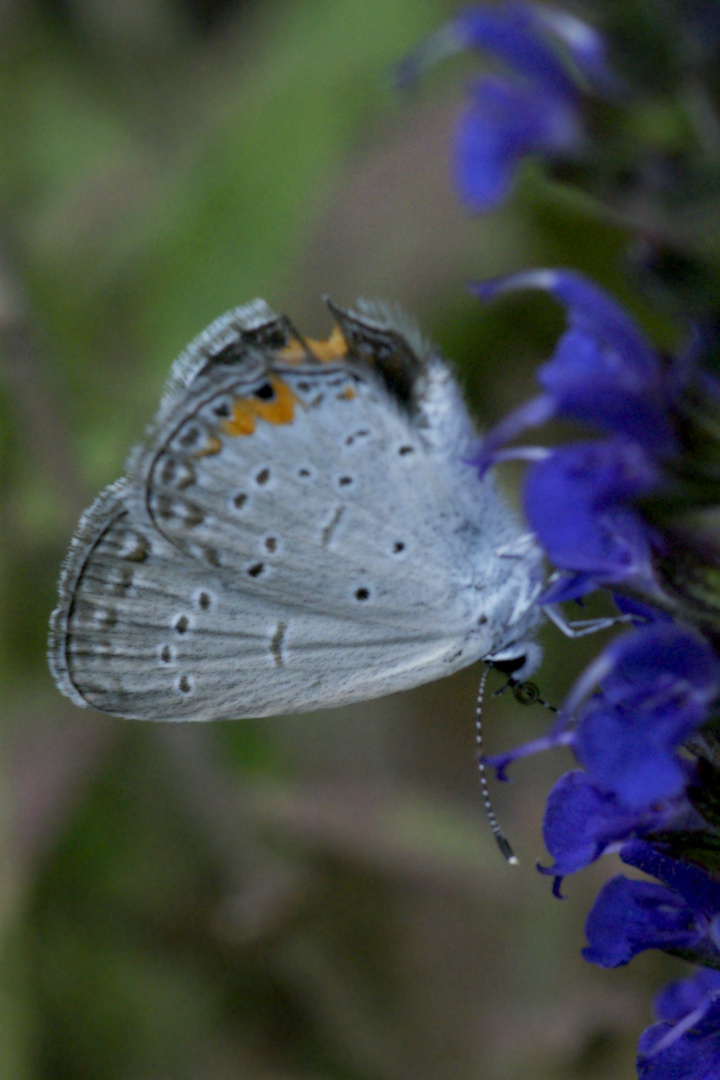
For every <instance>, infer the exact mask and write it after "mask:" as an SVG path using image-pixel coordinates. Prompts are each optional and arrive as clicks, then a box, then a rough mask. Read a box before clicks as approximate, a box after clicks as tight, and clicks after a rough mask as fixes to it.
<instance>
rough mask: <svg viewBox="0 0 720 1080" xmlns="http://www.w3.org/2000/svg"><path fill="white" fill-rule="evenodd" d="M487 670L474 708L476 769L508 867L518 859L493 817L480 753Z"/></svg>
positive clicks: (490, 820) (489, 817)
mask: <svg viewBox="0 0 720 1080" xmlns="http://www.w3.org/2000/svg"><path fill="white" fill-rule="evenodd" d="M489 670H490V669H489V668H487V667H486V668H485V670H484V671H483V673H482V677H481V679H480V687H479V689H478V696H477V705H476V707H475V742H476V744H477V750H478V769H479V772H480V791H481V792H482V801H483V806H484V807H485V813H486V814H487V818H488V821H489V822H490V828H491V829H492V832H493V836H494V837H495V840H496V841H497V846H498V847H499V848H500V851H501V852H502V855H503V858H504V859H506V860H507V862H508V863H509V864H510V866H517V864H518V857H517V855H516V854H515V852H514V851H513V849H512V848H511V846H510V841H509V840H508V838H507V836H506V835H505V833H504V832H503V831H502V829H501V828H500V824H499V822H498V819H497V818H496V817H495V811H494V810H493V805H492V802H491V800H490V790H489V788H488V782H487V771H486V769H485V761H484V760H483V752H482V703H483V696H484V694H485V683H486V682H487V677H488V672H489Z"/></svg>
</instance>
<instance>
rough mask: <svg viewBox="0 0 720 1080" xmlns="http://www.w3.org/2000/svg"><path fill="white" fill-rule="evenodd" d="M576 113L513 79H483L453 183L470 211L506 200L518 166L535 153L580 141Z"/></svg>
mask: <svg viewBox="0 0 720 1080" xmlns="http://www.w3.org/2000/svg"><path fill="white" fill-rule="evenodd" d="M579 135H580V132H579V127H578V119H577V112H576V109H575V107H574V106H573V104H571V103H569V102H568V101H567V100H566V99H565V98H563V97H557V96H555V95H553V94H544V93H542V92H539V91H538V90H537V88H536V87H533V86H529V85H522V84H520V83H516V82H513V81H511V80H509V79H500V78H487V79H479V80H478V81H477V82H475V83H474V84H473V86H472V87H471V90H470V100H469V102H468V104H467V107H466V109H465V112H464V114H463V116H462V117H461V119H460V123H459V125H458V130H457V134H456V140H455V182H456V184H457V187H458V190H459V192H460V197H461V198H462V199H463V200H464V201H465V202H466V203H467V205H468V206H469V207H470V208H471V209H472V210H478V211H481V210H488V209H490V208H491V207H493V206H495V205H496V204H497V203H499V202H501V201H502V200H503V199H504V198H505V197H506V196H507V194H508V192H509V190H510V187H511V185H512V182H513V180H514V178H515V172H516V170H517V165H518V162H519V161H520V159H521V158H522V157H524V156H525V155H527V154H532V153H542V152H546V153H547V152H550V151H562V150H570V149H571V148H572V147H573V146H574V145H575V144H576V143H577V142H578V141H579Z"/></svg>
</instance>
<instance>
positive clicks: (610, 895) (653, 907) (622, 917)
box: [583, 874, 703, 968]
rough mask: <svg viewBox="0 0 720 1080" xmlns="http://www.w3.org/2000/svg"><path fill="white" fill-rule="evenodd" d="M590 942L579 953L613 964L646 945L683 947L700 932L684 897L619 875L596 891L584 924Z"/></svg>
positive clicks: (693, 941)
mask: <svg viewBox="0 0 720 1080" xmlns="http://www.w3.org/2000/svg"><path fill="white" fill-rule="evenodd" d="M585 933H586V935H587V939H588V941H589V943H590V944H589V945H588V946H587V947H586V948H585V949H583V956H584V957H585V959H586V960H588V961H589V962H590V963H592V964H598V965H599V966H600V967H605V968H613V967H619V966H620V965H621V964H627V963H628V962H629V961H630V960H632V958H633V956H636V955H637V954H638V953H639V952H643V950H645V949H686V948H690V946H692V945H695V944H696V943H697V942H698V941H699V940H700V938H701V937H702V935H703V931H702V930H701V929H700V928H699V927H698V926H697V924H696V921H695V917H694V914H693V912H692V910H691V909H690V908H689V907H688V906H687V904H686V903H685V902H684V900H683V899H682V897H680V896H678V895H676V894H674V893H673V892H672V891H671V890H670V889H666V888H665V887H664V886H663V885H656V884H655V883H654V882H651V881H631V880H630V879H629V878H626V877H625V876H624V875H623V874H619V875H618V876H617V877H614V878H611V880H610V881H608V882H607V883H606V884H605V885H604V886H603V888H602V889H601V891H600V894H599V896H598V898H597V899H596V901H595V904H594V906H593V908H592V911H591V912H590V914H589V916H588V919H587V923H586V926H585Z"/></svg>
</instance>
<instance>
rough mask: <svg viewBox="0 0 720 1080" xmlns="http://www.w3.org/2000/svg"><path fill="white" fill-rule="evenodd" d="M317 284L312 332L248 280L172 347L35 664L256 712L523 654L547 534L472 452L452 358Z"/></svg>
mask: <svg viewBox="0 0 720 1080" xmlns="http://www.w3.org/2000/svg"><path fill="white" fill-rule="evenodd" d="M328 306H329V308H330V311H331V312H332V315H333V316H334V318H335V320H336V324H337V325H336V327H335V329H334V330H333V332H332V334H331V335H330V337H329V338H328V339H327V340H326V341H311V340H305V339H304V338H302V337H301V336H300V334H298V333H297V331H296V330H295V329H294V328H293V326H292V324H291V323H290V322H289V320H288V319H287V318H284V317H279V316H277V315H275V314H274V313H273V312H272V311H271V310H270V309H269V308H268V306H267V305H266V304H265V303H264V302H263V301H261V300H256V301H253V302H252V303H250V304H247V305H246V306H244V307H240V308H236V309H235V310H233V311H230V312H228V313H227V314H226V315H223V316H221V317H220V318H219V319H217V320H216V321H215V322H214V323H212V324H211V325H210V326H209V327H208V328H207V329H206V330H205V331H204V332H203V333H202V334H200V336H199V337H198V338H196V339H195V340H194V341H193V342H192V343H191V344H190V345H189V346H188V348H187V349H186V350H185V352H184V353H183V354H182V355H181V356H180V357H179V359H178V360H177V361H176V362H175V364H174V366H173V368H172V371H171V374H170V379H169V382H168V385H167V389H166V391H165V394H164V396H163V398H162V400H161V403H160V408H159V409H158V412H157V415H156V417H155V419H154V420H153V422H152V424H151V425H150V428H149V430H148V433H147V437H146V439H145V441H144V443H143V444H142V445H141V446H139V447H137V448H136V449H135V450H134V451H133V452H132V453H131V454H130V457H129V459H128V462H127V465H126V476H125V477H124V478H123V479H121V480H118V481H117V483H115V484H112V485H111V486H110V487H109V488H107V489H106V490H105V491H104V492H103V493H102V494H101V495H100V496H99V498H98V499H97V500H96V502H95V503H94V504H93V506H91V507H90V509H89V510H88V511H87V512H86V513H85V514H84V515H83V517H82V519H81V521H80V524H79V527H78V530H77V533H76V535H75V537H74V538H73V541H72V544H71V547H70V552H69V554H68V557H67V559H66V562H65V565H64V569H63V573H62V579H61V582H60V601H59V605H58V607H57V608H56V610H55V611H54V612H53V616H52V626H51V635H50V665H51V668H52V672H53V675H54V676H55V680H56V682H57V684H58V686H59V688H60V690H61V691H62V692H63V693H64V694H66V695H67V696H68V697H70V698H71V699H72V700H73V701H74V702H76V703H77V704H78V705H83V706H84V705H90V706H92V707H93V708H96V709H101V710H103V711H105V712H109V713H115V714H117V715H119V716H127V717H136V718H140V719H145V720H215V719H221V718H225V717H252V716H267V715H272V714H277V713H291V712H299V711H305V710H310V709H316V708H319V707H322V706H330V705H341V704H345V703H348V702H353V701H360V700H363V699H367V698H373V697H378V696H381V695H383V694H388V693H391V692H392V691H395V690H403V689H406V688H408V687H412V686H417V685H418V684H421V683H424V682H429V681H431V680H432V679H436V678H439V677H440V676H442V675H449V674H450V673H451V672H453V671H457V670H458V669H459V668H462V667H465V666H466V665H467V664H471V663H473V662H474V661H476V660H485V661H487V662H490V663H504V664H506V665H507V666H508V668H511V669H512V670H513V672H514V675H515V676H516V678H522V677H523V676H525V675H527V674H529V673H530V671H531V670H532V669H533V668H534V667H535V666H536V665H537V664H538V663H539V660H540V649H539V646H538V645H537V644H535V643H534V642H533V641H532V638H533V633H534V630H535V628H536V626H537V624H538V623H539V622H540V621H541V619H542V612H541V610H540V609H539V608H538V607H537V606H536V605H535V604H534V600H535V599H536V597H537V595H538V593H539V592H540V589H541V587H542V581H543V569H542V557H541V554H540V552H539V550H538V549H537V548H536V547H535V545H534V544H533V542H532V541H529V540H528V538H527V537H526V536H524V535H523V530H522V528H521V526H520V524H519V522H518V521H517V520H516V519H515V517H514V515H513V513H512V512H511V511H510V509H509V508H508V507H507V506H506V505H505V503H504V502H503V501H502V499H501V498H500V496H499V495H498V494H497V492H496V491H495V489H494V486H493V480H492V477H491V476H486V477H485V478H484V479H483V480H479V479H478V476H477V470H476V469H475V468H474V467H473V466H472V465H471V464H469V463H468V461H467V458H468V456H469V454H470V451H471V449H472V446H473V443H474V440H475V438H476V435H475V432H474V430H473V426H472V423H471V421H470V418H469V416H468V412H467V409H466V407H465V404H464V402H463V398H462V394H461V392H460V389H459V387H458V384H457V382H456V380H455V378H454V377H453V374H452V372H451V370H450V368H449V366H448V365H447V363H446V362H445V361H444V360H443V359H442V358H441V356H440V355H439V354H438V352H437V351H436V350H435V349H434V348H433V347H432V346H430V345H429V344H428V343H427V342H426V341H425V340H424V339H423V338H422V336H421V334H420V333H419V331H418V329H417V327H416V325H415V324H414V323H413V322H412V320H410V319H409V318H408V317H407V316H406V315H404V314H403V313H401V312H400V311H398V310H397V309H395V308H394V307H392V306H389V305H387V304H384V303H381V302H368V301H359V302H358V303H357V304H356V306H355V307H354V308H353V309H352V310H349V311H344V310H342V309H340V308H337V307H335V306H334V305H333V304H331V303H329V304H328Z"/></svg>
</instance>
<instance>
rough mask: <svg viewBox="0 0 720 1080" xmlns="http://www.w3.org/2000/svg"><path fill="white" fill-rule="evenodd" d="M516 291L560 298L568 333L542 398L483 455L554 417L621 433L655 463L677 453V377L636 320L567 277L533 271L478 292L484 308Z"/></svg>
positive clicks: (490, 441)
mask: <svg viewBox="0 0 720 1080" xmlns="http://www.w3.org/2000/svg"><path fill="white" fill-rule="evenodd" d="M518 289H543V290H545V291H547V292H549V293H551V294H552V295H553V296H555V297H556V298H557V299H558V300H560V301H561V302H562V303H563V304H564V305H565V308H566V314H567V322H568V329H567V330H566V332H565V333H564V334H563V335H562V337H561V338H560V340H559V342H558V345H557V348H556V350H555V353H554V354H553V356H552V358H551V359H550V360H549V361H548V362H547V363H546V364H543V365H542V366H541V368H540V369H539V371H538V382H539V383H540V385H541V387H542V388H543V391H544V393H543V394H542V395H540V397H539V398H536V399H534V401H532V402H530V403H527V404H525V405H522V406H520V408H519V409H518V410H516V412H514V413H511V414H510V416H508V417H506V419H505V420H503V421H502V422H501V424H499V425H498V427H497V428H496V429H495V430H494V431H492V432H490V434H489V436H488V437H487V439H486V442H485V448H484V452H485V454H488V453H492V451H493V450H495V449H496V448H497V447H498V446H500V445H502V444H503V443H505V442H507V441H509V440H510V439H514V438H516V436H517V435H519V434H520V432H521V431H522V430H523V429H524V428H526V427H527V426H529V425H530V424H536V423H544V422H545V421H546V420H547V419H549V418H550V417H551V416H565V417H568V418H569V419H573V420H580V421H582V422H583V423H587V424H590V425H592V426H593V427H599V428H603V429H605V430H607V431H611V432H617V433H618V434H620V435H622V436H624V437H625V438H626V439H630V440H632V441H634V442H636V443H638V444H639V445H640V446H642V447H644V448H645V449H646V450H647V451H649V452H650V453H651V454H653V455H655V456H657V457H664V456H666V455H667V454H669V453H671V452H672V451H673V450H674V449H675V445H676V444H675V437H674V432H673V422H672V417H671V414H670V406H671V404H672V394H673V390H674V388H675V380H674V378H673V374H674V373H673V369H667V368H666V365H664V363H663V362H662V361H661V359H660V357H659V356H658V355H657V353H656V352H655V350H654V349H653V348H652V346H651V345H650V343H649V342H648V340H647V339H646V337H645V335H644V334H643V332H642V330H641V329H640V327H639V326H638V325H637V324H636V323H635V321H634V319H632V318H631V317H630V316H629V315H628V314H627V313H626V312H625V311H624V310H623V309H622V308H621V307H620V305H619V304H617V303H616V302H615V301H614V300H613V299H612V298H611V297H609V296H608V295H607V294H606V293H604V292H603V291H602V289H599V288H598V287H597V286H596V285H593V284H592V283H591V282H590V281H588V280H587V279H585V278H583V277H582V275H580V274H576V273H574V272H572V271H569V270H529V271H526V272H525V273H520V274H513V275H511V276H509V277H505V278H498V279H496V280H494V281H484V282H479V283H477V284H475V285H473V286H472V291H473V292H474V293H476V294H477V295H478V296H480V297H482V299H484V300H491V299H493V298H494V297H495V296H497V295H499V294H501V293H504V292H512V291H517V290H518Z"/></svg>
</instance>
